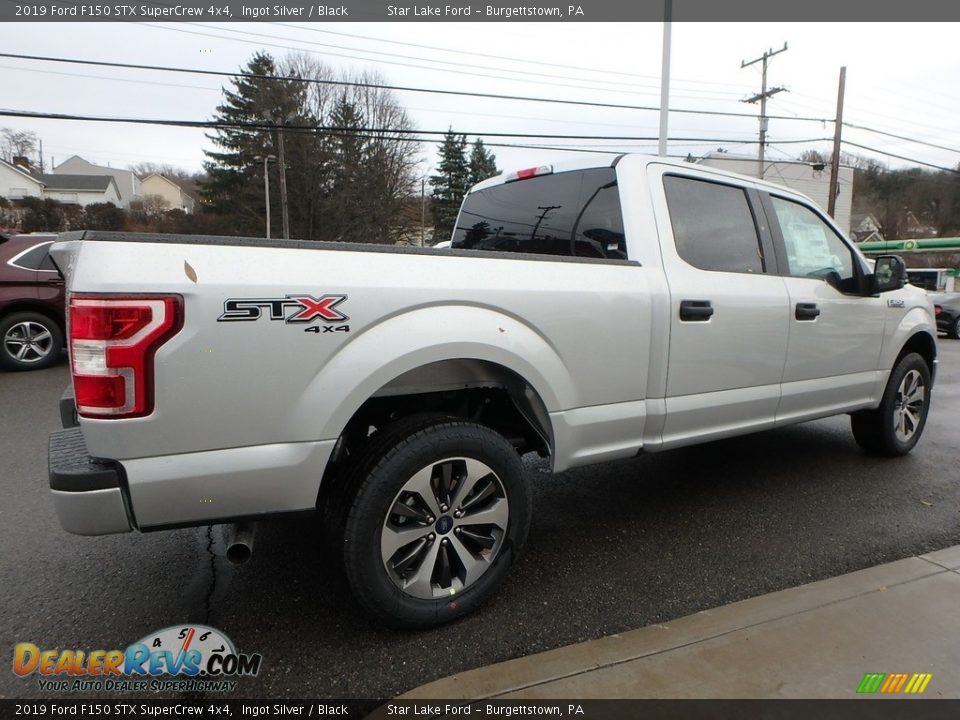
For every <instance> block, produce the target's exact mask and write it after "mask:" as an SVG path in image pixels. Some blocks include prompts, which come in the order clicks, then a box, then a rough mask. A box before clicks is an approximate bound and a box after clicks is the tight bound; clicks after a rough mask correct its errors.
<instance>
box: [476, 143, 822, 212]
mask: <svg viewBox="0 0 960 720" xmlns="http://www.w3.org/2000/svg"><path fill="white" fill-rule="evenodd" d="M627 156H630V157H638V158H643V159H645V160H646V161H647V164H653V163H656V164H658V165H673V166H675V167H678V168H685V169H689V168H690V167H691V165H693V166H694V167H696V169H697V170H698V171H702V172H705V173H709V174H711V175H716V176H717V177H728V178H733V179H736V180H740V181H743V180H746V181H748V182H751V183H754V184H755V185H759V186H761V187H764V188H767V189H768V190H776V191H777V192H784V191H786V192H788V193H790V194H791V195H795V196H798V197H802V198H804V199H806V200H810V198H808V197H807V196H806V195H804V194H803V193H800V192H797V191H796V190H794V189H792V188H788V187H786V186H784V185H778V184H777V183H773V182H770V181H768V180H760V179H758V178H755V177H751V176H750V175H743V174H741V173H735V172H730V171H729V170H721V169H719V168H715V167H711V166H708V165H699V164H692V163H689V162H687V161H686V160H682V159H676V158H664V157H658V156H656V155H645V154H643V153H623V154H622V155H616V156H613V157H610V158H608V159H603V160H598V159H597V158H595V157H580V158H575V159H572V160H562V161H560V162H557V163H551V164H550V167H551V168H552V169H553V172H554V173H561V172H569V171H571V170H592V169H594V168H606V167H616V165H617V164H618V163H619V162H620V161H621V160H622V159H623V158H624V157H627ZM512 172H516V170H511V171H507V172H503V173H501V174H500V175H496V176H494V177H492V178H488V179H486V180H484V181H482V182H479V183H477V184H476V185H474V186H473V187H472V188H470V192H476V191H477V190H485V189H486V188H489V187H494V186H496V185H502V184H503V183H504V182H506V179H507V176H508V175H510V174H511V173H512ZM810 202H813V201H812V200H810Z"/></svg>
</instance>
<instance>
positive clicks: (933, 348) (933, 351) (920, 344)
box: [894, 332, 937, 376]
mask: <svg viewBox="0 0 960 720" xmlns="http://www.w3.org/2000/svg"><path fill="white" fill-rule="evenodd" d="M910 353H917V354H918V355H919V356H920V357H922V358H923V359H924V360H925V361H926V363H927V367H928V368H929V369H930V375H931V376H932V375H933V373H934V371H935V366H934V360H936V359H937V344H936V341H934V339H933V337H931V336H930V334H929V333H925V332H918V333H917V334H916V335H912V336H911V337H910V339H909V340H907V342H906V343H904V345H903V348H902V349H901V350H900V354H899V355H897V362H900V358H902V357H904V356H905V355H909V354H910ZM897 362H895V363H894V366H896V364H897Z"/></svg>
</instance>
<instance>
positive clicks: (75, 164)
mask: <svg viewBox="0 0 960 720" xmlns="http://www.w3.org/2000/svg"><path fill="white" fill-rule="evenodd" d="M53 174H54V175H108V176H110V177H112V178H113V180H114V185H115V186H116V188H117V193H118V194H119V198H120V199H119V202H116V203H115V205H117V207H123V208H129V207H130V203H131V202H132V201H139V200H143V190H142V189H141V187H140V178H138V177H137V176H136V175H135V174H134V173H133V171H132V170H121V169H119V168H112V167H105V166H103V165H95V164H94V163H92V162H89V161H88V160H84V159H83V158H82V157H80V156H78V155H73V156H72V157H70V158H68V159H66V160H64V161H63V162H62V163H60V164H59V165H57V166H56V167H55V168H54V169H53Z"/></svg>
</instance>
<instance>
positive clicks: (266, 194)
mask: <svg viewBox="0 0 960 720" xmlns="http://www.w3.org/2000/svg"><path fill="white" fill-rule="evenodd" d="M276 159H277V156H276V155H263V156H260V155H258V156H257V157H255V158H254V160H257V161H260V160H263V199H264V201H265V202H266V205H267V240H269V239H270V173H269V172H268V170H267V163H269V162H270V161H271V160H276Z"/></svg>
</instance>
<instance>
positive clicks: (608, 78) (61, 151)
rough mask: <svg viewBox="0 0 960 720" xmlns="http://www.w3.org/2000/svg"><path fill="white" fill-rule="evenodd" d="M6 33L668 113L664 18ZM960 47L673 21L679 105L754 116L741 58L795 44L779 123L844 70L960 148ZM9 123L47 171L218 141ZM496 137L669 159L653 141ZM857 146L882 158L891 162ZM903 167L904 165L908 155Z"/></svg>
mask: <svg viewBox="0 0 960 720" xmlns="http://www.w3.org/2000/svg"><path fill="white" fill-rule="evenodd" d="M5 30H6V32H5V33H4V52H9V53H23V54H34V55H53V56H58V57H69V58H82V59H93V60H106V61H113V62H132V63H142V64H148V65H149V64H153V65H177V66H188V67H194V68H203V69H209V70H236V69H238V68H239V67H240V66H242V65H244V63H245V62H246V60H247V59H248V58H249V57H250V55H251V54H252V53H253V52H255V51H256V50H258V49H264V50H267V51H268V52H270V53H272V54H275V55H276V56H283V55H285V54H286V53H288V52H290V51H291V50H299V51H303V52H307V53H310V54H313V55H315V56H316V57H317V58H320V59H322V60H323V61H324V62H327V63H329V64H330V65H332V66H335V67H341V68H350V69H354V70H361V69H365V68H369V69H376V70H377V71H379V72H380V74H381V75H382V76H383V77H384V79H385V80H386V81H387V82H388V83H391V84H396V85H411V86H418V87H430V88H439V89H447V90H470V91H477V92H486V93H493V94H497V95H525V96H536V97H550V98H564V99H574V100H590V101H597V102H611V103H619V104H629V105H650V106H656V105H658V104H659V92H660V91H659V80H660V65H661V62H660V61H661V38H662V26H661V25H660V24H659V23H649V24H648V23H618V24H604V23H522V22H500V23H399V22H398V23H314V24H309V25H308V24H285V23H262V24H261V23H231V24H205V23H179V24H160V23H156V24H154V23H150V24H147V23H144V24H139V23H125V24H120V23H102V24H95V23H73V24H71V23H62V24H52V23H48V24H22V23H17V24H16V25H14V24H7V26H6V28H5ZM335 33H341V34H335ZM343 33H345V34H348V35H349V36H345V35H343ZM384 41H392V42H384ZM957 41H958V27H957V25H956V24H950V23H941V24H895V23H889V24H870V23H857V24H843V23H838V24H830V23H809V24H798V23H789V24H786V23H785V24H777V23H757V24H746V23H730V24H719V25H718V24H699V23H677V24H674V26H673V53H672V82H671V98H670V107H671V109H672V110H676V109H697V110H721V111H728V112H750V111H756V106H754V105H747V104H744V103H742V102H740V101H741V100H742V99H744V98H746V97H749V96H750V95H752V94H754V93H757V92H758V91H759V89H760V69H759V68H760V65H759V63H758V64H756V65H754V66H751V67H748V68H745V69H741V68H740V63H741V61H742V60H747V61H749V60H752V59H754V58H756V57H758V56H759V55H760V54H762V52H763V51H764V50H766V49H768V48H774V49H777V48H780V47H782V46H783V44H784V42H786V43H788V44H789V50H788V51H787V52H785V53H781V54H779V55H777V56H776V57H775V58H773V59H772V60H771V64H770V70H769V84H770V85H771V86H777V85H783V86H785V87H786V88H788V89H789V91H790V92H787V93H781V94H779V95H777V96H776V97H775V98H773V99H772V100H771V101H770V103H769V105H768V112H769V113H770V114H775V115H786V116H791V117H797V116H803V117H824V118H826V117H833V115H834V111H835V104H836V94H837V80H838V75H839V70H840V66H841V65H846V66H847V102H846V109H845V115H844V119H845V120H846V121H849V122H851V123H855V124H858V125H863V126H868V127H871V128H875V129H878V130H883V131H886V132H891V133H895V134H898V135H905V136H908V137H911V138H916V139H921V140H925V141H927V142H932V143H934V144H937V145H942V146H945V147H948V148H956V149H957V150H960V122H958V118H960V91H958V90H957V88H958V87H960V85H958V82H957V78H958V77H960V52H957ZM401 43H412V44H415V45H421V46H429V47H414V46H411V45H404V44H401ZM333 46H337V47H333ZM433 48H440V49H433ZM444 49H445V50H446V51H444ZM371 51H374V52H378V53H383V54H380V55H377V54H374V53H372V52H371ZM343 56H351V57H343ZM467 73H470V74H467ZM0 76H2V78H3V81H2V83H0V87H2V93H0V107H3V108H6V109H14V110H31V111H42V112H55V113H74V114H98V115H114V116H117V115H122V116H133V117H144V118H172V119H189V120H205V119H210V118H212V116H213V112H214V108H215V106H216V105H217V103H218V101H219V100H220V97H221V85H222V83H223V82H226V80H225V79H220V78H216V77H204V76H196V75H183V74H173V73H159V72H148V71H134V70H121V69H109V68H94V67H83V66H76V65H73V66H70V65H62V64H52V63H42V62H34V61H23V60H12V59H6V58H3V59H0ZM484 76H494V77H484ZM397 97H398V99H399V101H400V102H401V104H403V105H404V106H405V107H406V108H407V110H408V111H409V113H410V116H411V118H412V119H413V121H414V123H415V125H416V127H417V128H418V129H419V130H445V129H446V128H447V127H448V126H453V128H454V129H456V130H458V131H463V132H467V133H483V132H518V133H546V134H561V135H562V134H573V135H608V136H609V135H616V136H622V135H628V136H641V137H655V136H656V135H657V126H658V115H657V113H656V112H645V111H636V110H620V109H601V108H585V107H576V106H569V105H566V106H565V105H556V104H544V103H533V102H514V101H506V100H499V99H498V100H493V99H491V100H482V99H472V98H463V97H451V96H439V95H425V94H418V93H416V94H415V93H405V92H404V93H398V95H397ZM3 126H6V127H14V128H18V129H28V130H33V131H35V132H36V133H37V134H38V135H39V136H40V137H41V138H42V139H43V149H44V155H45V160H46V163H47V167H48V168H49V164H50V162H51V159H54V160H55V162H57V163H60V162H62V161H63V160H65V159H66V158H67V157H69V156H70V155H80V156H82V157H84V158H86V159H88V160H91V161H94V162H98V163H103V164H110V165H111V166H120V167H126V166H128V165H130V164H132V163H136V162H142V161H151V162H163V163H169V164H171V165H176V166H180V167H183V168H186V169H189V170H199V169H200V168H201V163H202V161H203V158H204V155H203V149H204V148H205V147H206V148H209V147H210V143H209V141H207V140H206V139H205V137H204V132H203V131H202V130H196V129H177V128H163V127H151V126H136V125H106V124H97V123H86V122H83V123H81V122H66V121H59V120H33V119H30V120H24V119H19V118H0V127H3ZM832 133H833V126H832V124H830V123H827V124H822V123H819V122H806V121H796V120H771V121H770V128H769V141H770V143H771V146H770V148H769V150H768V157H769V158H770V159H778V158H787V157H796V155H798V154H799V153H800V152H801V151H802V150H803V149H805V148H807V147H815V148H817V149H822V150H829V146H830V143H829V142H828V141H821V142H817V143H815V144H813V145H812V146H810V145H797V144H787V143H786V142H785V141H789V140H797V139H811V138H827V137H830V136H832ZM670 135H671V136H679V137H700V138H710V139H714V138H716V139H717V140H718V141H711V142H704V143H697V144H692V143H686V144H685V143H680V142H671V144H670V153H671V154H680V155H685V154H687V153H692V154H694V155H702V154H704V153H706V152H708V151H710V150H713V149H716V148H717V147H723V148H724V149H727V150H729V151H730V152H733V153H743V154H748V155H755V154H756V145H739V144H737V143H735V142H734V141H735V140H755V139H756V136H757V121H756V119H755V118H735V117H716V116H709V115H690V114H681V113H676V112H673V113H671V116H670ZM472 138H473V136H472V135H471V139H472ZM844 138H845V139H849V140H851V141H854V142H857V143H860V144H862V145H866V146H870V147H873V148H878V149H881V150H885V151H887V152H892V153H896V154H900V155H905V156H908V157H911V158H916V159H918V160H922V161H926V162H929V163H933V164H936V165H944V166H950V167H956V166H957V164H958V162H960V152H951V151H948V150H941V149H935V148H931V147H927V146H923V145H916V144H913V143H908V142H904V141H900V140H896V139H893V138H889V137H884V136H880V135H876V134H873V133H869V132H867V131H863V130H853V129H845V130H844ZM721 140H722V141H721ZM489 141H490V142H503V143H513V144H542V145H563V146H565V147H571V146H583V145H589V146H603V147H605V148H608V149H614V150H625V151H638V152H651V153H655V152H656V142H655V141H652V142H630V141H607V140H558V139H546V138H544V139H542V140H536V139H532V138H526V139H524V138H504V139H493V138H491V139H490V140H489ZM493 149H494V152H495V153H496V155H497V158H498V162H499V164H500V166H501V168H504V169H515V168H517V167H524V166H529V165H534V164H540V163H549V162H555V161H557V160H560V159H566V158H569V157H571V156H573V153H570V152H563V151H557V150H522V149H515V148H504V147H496V148H493ZM847 150H849V151H856V152H860V153H861V154H864V155H868V156H871V157H876V158H877V159H880V160H882V161H884V162H886V159H885V158H884V157H883V156H882V155H878V154H875V153H870V152H867V151H857V150H855V149H854V148H847ZM435 155H436V146H435V145H425V146H424V152H423V158H424V161H423V164H422V171H423V172H424V173H428V172H429V171H430V169H431V167H430V166H431V164H432V162H433V159H434V157H435ZM889 164H890V166H892V167H901V166H903V165H904V163H903V162H902V161H899V160H889Z"/></svg>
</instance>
